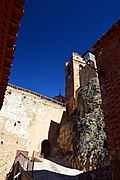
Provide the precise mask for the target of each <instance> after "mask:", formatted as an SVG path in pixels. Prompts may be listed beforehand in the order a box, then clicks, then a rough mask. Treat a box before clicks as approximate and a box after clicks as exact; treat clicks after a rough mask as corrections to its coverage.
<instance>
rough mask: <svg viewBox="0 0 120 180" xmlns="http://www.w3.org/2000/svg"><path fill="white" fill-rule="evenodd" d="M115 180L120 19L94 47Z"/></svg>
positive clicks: (119, 163) (119, 157)
mask: <svg viewBox="0 0 120 180" xmlns="http://www.w3.org/2000/svg"><path fill="white" fill-rule="evenodd" d="M94 53H95V54H96V57H97V65H98V68H99V69H101V70H102V72H103V73H104V76H101V75H100V76H99V79H100V86H101V92H102V99H103V110H104V115H105V125H106V126H105V128H106V134H107V139H108V148H109V152H110V158H111V159H112V164H113V165H112V169H113V179H115V180H116V179H120V19H119V20H118V22H117V23H115V24H114V25H113V26H112V27H111V29H110V30H109V31H108V32H107V33H106V34H104V35H103V36H102V37H101V38H100V40H98V42H97V43H96V44H95V45H94Z"/></svg>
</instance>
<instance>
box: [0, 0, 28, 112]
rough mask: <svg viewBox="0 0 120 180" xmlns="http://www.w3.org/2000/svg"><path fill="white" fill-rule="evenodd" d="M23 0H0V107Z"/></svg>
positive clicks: (7, 78)
mask: <svg viewBox="0 0 120 180" xmlns="http://www.w3.org/2000/svg"><path fill="white" fill-rule="evenodd" d="M24 1H25V0H4V1H0V109H1V107H2V104H3V99H4V94H5V90H6V87H7V84H8V80H9V75H10V68H11V66H12V60H13V58H14V50H15V45H14V44H15V41H16V38H17V34H16V33H17V31H18V30H19V28H20V20H21V18H22V16H23V14H24V10H23V5H24Z"/></svg>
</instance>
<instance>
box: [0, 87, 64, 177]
mask: <svg viewBox="0 0 120 180" xmlns="http://www.w3.org/2000/svg"><path fill="white" fill-rule="evenodd" d="M58 103H59V102H58ZM64 110H65V108H64V107H63V106H61V105H60V104H57V101H56V103H55V100H52V99H51V100H49V99H47V98H44V97H43V96H39V95H35V94H33V93H31V92H27V91H24V89H20V88H19V89H17V88H15V87H10V86H8V87H7V91H6V95H5V100H4V104H3V107H2V109H1V111H0V179H1V180H2V178H3V177H2V176H5V173H6V172H8V171H9V169H10V167H11V165H12V163H13V160H14V157H15V154H16V150H18V149H23V150H27V151H29V152H30V155H31V154H32V152H33V150H36V151H38V150H40V147H41V146H40V145H41V142H42V140H44V139H48V131H49V127H50V123H51V120H52V121H54V122H56V123H60V120H61V117H62V114H63V111H64ZM53 131H54V129H53Z"/></svg>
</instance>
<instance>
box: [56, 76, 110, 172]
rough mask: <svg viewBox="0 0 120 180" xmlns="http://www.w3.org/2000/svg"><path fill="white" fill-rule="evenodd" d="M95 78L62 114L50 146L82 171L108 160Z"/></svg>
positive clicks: (96, 79)
mask: <svg viewBox="0 0 120 180" xmlns="http://www.w3.org/2000/svg"><path fill="white" fill-rule="evenodd" d="M101 105H102V100H101V94H100V88H99V82H98V78H97V77H96V78H93V79H91V80H90V81H89V82H88V84H87V85H86V86H85V87H83V88H80V89H79V90H78V101H77V109H76V110H75V111H74V112H73V113H72V114H71V115H69V114H67V113H64V116H63V119H62V121H61V124H60V129H59V134H58V138H57V141H56V146H55V148H54V153H55V156H56V157H57V158H58V159H60V160H63V161H64V162H69V163H70V164H72V166H73V167H74V168H77V169H82V170H84V171H88V170H92V169H97V168H99V167H102V166H105V165H107V164H108V163H109V161H108V159H107V157H108V151H107V144H106V134H105V124H104V120H103V118H104V117H103V112H102V107H101Z"/></svg>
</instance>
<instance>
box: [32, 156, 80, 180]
mask: <svg viewBox="0 0 120 180" xmlns="http://www.w3.org/2000/svg"><path fill="white" fill-rule="evenodd" d="M81 173H83V171H79V170H77V169H72V168H67V167H64V166H61V165H59V164H57V163H54V162H52V161H50V160H48V159H43V162H35V163H34V172H33V179H35V180H38V179H43V180H48V179H49V180H58V179H59V180H60V179H61V180H62V179H64V180H77V179H78V176H77V175H78V174H81Z"/></svg>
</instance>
